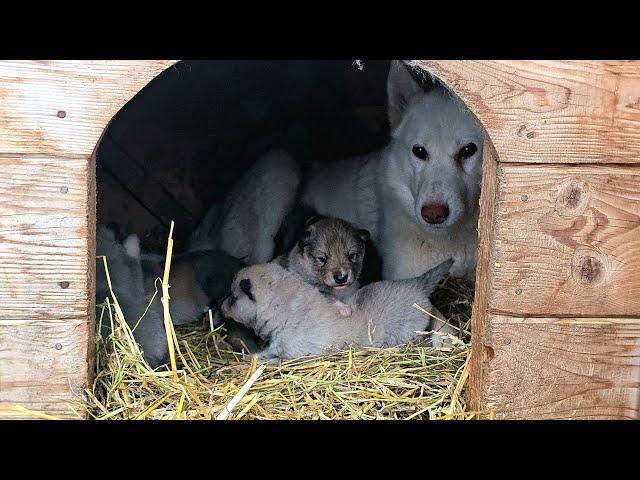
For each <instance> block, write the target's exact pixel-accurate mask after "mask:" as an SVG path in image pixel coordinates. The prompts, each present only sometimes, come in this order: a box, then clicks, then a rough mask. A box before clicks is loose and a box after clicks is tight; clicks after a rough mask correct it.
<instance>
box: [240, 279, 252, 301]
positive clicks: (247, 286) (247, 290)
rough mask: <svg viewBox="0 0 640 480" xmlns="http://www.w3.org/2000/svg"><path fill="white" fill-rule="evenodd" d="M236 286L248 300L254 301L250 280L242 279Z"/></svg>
mask: <svg viewBox="0 0 640 480" xmlns="http://www.w3.org/2000/svg"><path fill="white" fill-rule="evenodd" d="M238 285H239V286H240V290H242V291H243V292H244V294H245V295H246V296H247V297H249V300H251V301H252V302H255V301H256V298H255V297H254V296H253V293H251V288H252V285H251V280H249V279H248V278H243V279H242V280H240V283H239V284H238Z"/></svg>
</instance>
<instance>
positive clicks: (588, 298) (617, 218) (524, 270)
mask: <svg viewBox="0 0 640 480" xmlns="http://www.w3.org/2000/svg"><path fill="white" fill-rule="evenodd" d="M498 204H499V209H498V213H497V215H496V218H495V230H496V232H495V246H494V248H495V254H494V257H495V258H494V262H495V264H494V280H493V288H492V289H491V292H490V299H489V307H490V309H491V310H492V311H494V312H502V313H508V314H517V315H521V316H529V315H533V316H640V167H639V166H626V167H625V166H607V165H579V166H570V165H560V166H557V165H535V166H530V165H517V164H504V163H503V164H501V176H500V186H499V193H498Z"/></svg>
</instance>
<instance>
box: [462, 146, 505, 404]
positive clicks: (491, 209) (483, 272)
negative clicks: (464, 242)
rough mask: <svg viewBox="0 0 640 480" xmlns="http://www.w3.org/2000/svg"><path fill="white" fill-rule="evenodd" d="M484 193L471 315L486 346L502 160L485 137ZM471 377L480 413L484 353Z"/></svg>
mask: <svg viewBox="0 0 640 480" xmlns="http://www.w3.org/2000/svg"><path fill="white" fill-rule="evenodd" d="M482 162H483V163H482V190H481V194H480V218H482V221H481V222H479V225H478V235H479V238H478V266H477V269H476V290H475V297H474V301H473V310H472V314H471V336H472V338H471V343H472V345H482V342H483V338H484V329H485V325H486V322H487V313H488V311H489V306H488V300H489V295H490V292H491V289H492V288H493V275H494V273H493V269H494V268H493V266H494V260H493V255H494V250H493V245H494V235H495V230H494V228H493V225H494V218H495V215H496V195H497V192H498V173H499V165H498V157H497V154H496V151H495V148H494V147H493V144H492V143H491V139H490V138H489V137H488V136H487V135H486V134H485V139H484V149H483V161H482ZM470 362H471V373H470V376H469V388H468V390H467V395H468V400H469V405H470V407H471V409H472V410H475V411H479V410H480V409H482V408H483V402H484V398H483V395H484V391H483V387H484V384H485V381H486V380H485V377H486V362H485V359H484V358H483V354H482V349H480V348H473V349H472V350H471V359H470Z"/></svg>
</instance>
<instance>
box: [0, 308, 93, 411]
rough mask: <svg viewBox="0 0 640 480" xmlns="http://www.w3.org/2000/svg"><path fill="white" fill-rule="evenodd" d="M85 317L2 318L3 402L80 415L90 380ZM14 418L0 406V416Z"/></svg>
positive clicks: (0, 364)
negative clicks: (58, 318) (31, 319)
mask: <svg viewBox="0 0 640 480" xmlns="http://www.w3.org/2000/svg"><path fill="white" fill-rule="evenodd" d="M89 338H91V336H90V334H89V324H88V322H87V319H86V316H85V317H82V318H77V319H66V320H57V319H51V320H47V319H42V320H40V321H30V320H25V321H11V320H4V319H0V404H10V405H16V404H17V405H22V406H24V407H26V408H29V409H32V410H36V411H40V412H45V413H47V414H49V415H54V416H60V417H63V418H77V417H78V415H77V414H76V413H75V412H74V410H73V409H72V407H73V406H75V409H76V411H77V412H78V413H82V410H81V409H80V408H78V407H79V404H80V402H81V400H82V397H81V393H82V389H83V388H84V386H85V383H86V381H87V369H88V368H89V366H88V357H87V346H88V342H87V339H89ZM4 417H7V418H13V415H11V414H10V413H9V412H4V411H3V410H2V409H0V418H4Z"/></svg>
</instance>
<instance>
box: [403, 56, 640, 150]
mask: <svg viewBox="0 0 640 480" xmlns="http://www.w3.org/2000/svg"><path fill="white" fill-rule="evenodd" d="M413 63H415V64H417V65H419V66H421V67H422V68H424V69H426V70H427V71H429V72H431V73H432V74H434V75H435V76H436V77H438V78H440V79H441V80H442V81H443V82H444V83H445V84H446V85H448V86H449V87H450V88H451V89H452V90H453V91H454V92H456V93H457V94H458V95H459V96H460V97H461V98H462V100H464V101H465V103H466V104H467V105H468V106H469V107H470V109H471V110H472V111H473V112H474V113H475V114H476V115H477V116H478V118H479V119H480V120H481V121H482V123H483V124H484V126H485V127H486V129H487V130H488V131H489V134H490V135H491V139H492V141H493V143H494V145H495V148H496V150H497V152H498V155H499V157H500V159H501V160H502V161H508V162H526V163H585V162H586V163H638V162H640V61H534V60H519V61H475V60H474V61H468V60H454V61H442V60H421V61H415V62H413Z"/></svg>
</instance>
